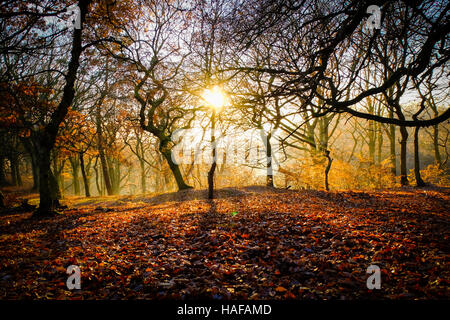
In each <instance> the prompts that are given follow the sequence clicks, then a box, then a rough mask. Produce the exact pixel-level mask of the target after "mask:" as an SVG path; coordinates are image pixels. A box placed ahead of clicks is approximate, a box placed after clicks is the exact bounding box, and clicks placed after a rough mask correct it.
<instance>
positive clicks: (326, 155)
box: [325, 150, 333, 191]
mask: <svg viewBox="0 0 450 320" xmlns="http://www.w3.org/2000/svg"><path fill="white" fill-rule="evenodd" d="M325 157H326V158H327V160H328V162H327V166H326V167H325V190H327V191H330V186H329V184H328V174H329V172H330V169H331V163H332V162H333V159H331V157H330V151H328V150H325Z"/></svg>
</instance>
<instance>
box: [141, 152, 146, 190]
mask: <svg viewBox="0 0 450 320" xmlns="http://www.w3.org/2000/svg"><path fill="white" fill-rule="evenodd" d="M139 165H140V167H141V192H142V193H146V192H147V186H146V181H145V162H144V160H142V159H139Z"/></svg>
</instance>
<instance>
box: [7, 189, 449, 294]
mask: <svg viewBox="0 0 450 320" xmlns="http://www.w3.org/2000/svg"><path fill="white" fill-rule="evenodd" d="M449 200H450V189H448V188H447V189H445V188H427V189H415V188H405V189H397V190H389V191H370V192H369V191H367V192H362V191H358V192H356V191H355V192H348V191H346V192H325V191H310V190H308V191H290V190H273V189H267V188H263V187H247V188H238V189H221V190H219V191H218V192H217V199H216V200H214V201H209V200H206V191H198V190H188V191H183V192H178V193H172V194H164V195H159V196H154V197H150V196H148V197H144V196H120V197H92V198H81V197H69V198H68V199H66V201H65V204H67V205H68V208H67V209H66V210H64V211H62V214H61V215H59V216H57V217H54V218H47V219H42V220H37V219H35V218H32V217H31V212H22V213H19V212H14V211H11V210H10V211H4V212H2V213H1V214H0V299H23V298H25V299H101V298H106V299H160V298H171V299H198V298H202V299H449V298H450V292H449V288H450V286H449V284H450V281H449V280H450V278H449V275H450V272H449V271H450V270H449V253H450V246H449V236H450V228H449V222H450V220H449V217H450V201H449ZM372 264H374V265H377V266H379V267H380V269H381V289H379V290H377V289H374V290H369V289H368V288H367V286H366V281H367V278H368V277H369V274H367V273H366V269H367V267H368V266H369V265H372ZM69 265H77V266H79V267H80V270H81V289H80V290H68V289H67V287H66V280H67V278H68V276H69V275H68V274H66V268H67V267H68V266H69Z"/></svg>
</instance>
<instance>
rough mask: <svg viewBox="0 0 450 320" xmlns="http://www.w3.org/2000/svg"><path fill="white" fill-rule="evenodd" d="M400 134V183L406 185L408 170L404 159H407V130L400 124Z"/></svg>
mask: <svg viewBox="0 0 450 320" xmlns="http://www.w3.org/2000/svg"><path fill="white" fill-rule="evenodd" d="M400 134H401V137H402V139H401V141H400V184H401V185H402V186H407V185H408V172H407V167H406V160H407V154H406V153H407V150H406V147H407V142H408V130H407V129H406V127H404V126H400Z"/></svg>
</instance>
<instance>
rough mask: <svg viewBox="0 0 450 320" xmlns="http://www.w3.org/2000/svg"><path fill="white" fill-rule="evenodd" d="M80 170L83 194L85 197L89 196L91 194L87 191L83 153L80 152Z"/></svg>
mask: <svg viewBox="0 0 450 320" xmlns="http://www.w3.org/2000/svg"><path fill="white" fill-rule="evenodd" d="M79 154H80V169H81V175H82V177H83V184H84V193H85V195H86V197H90V196H91V192H90V191H89V180H88V178H87V175H86V168H85V166H84V158H83V152H80V153H79Z"/></svg>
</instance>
